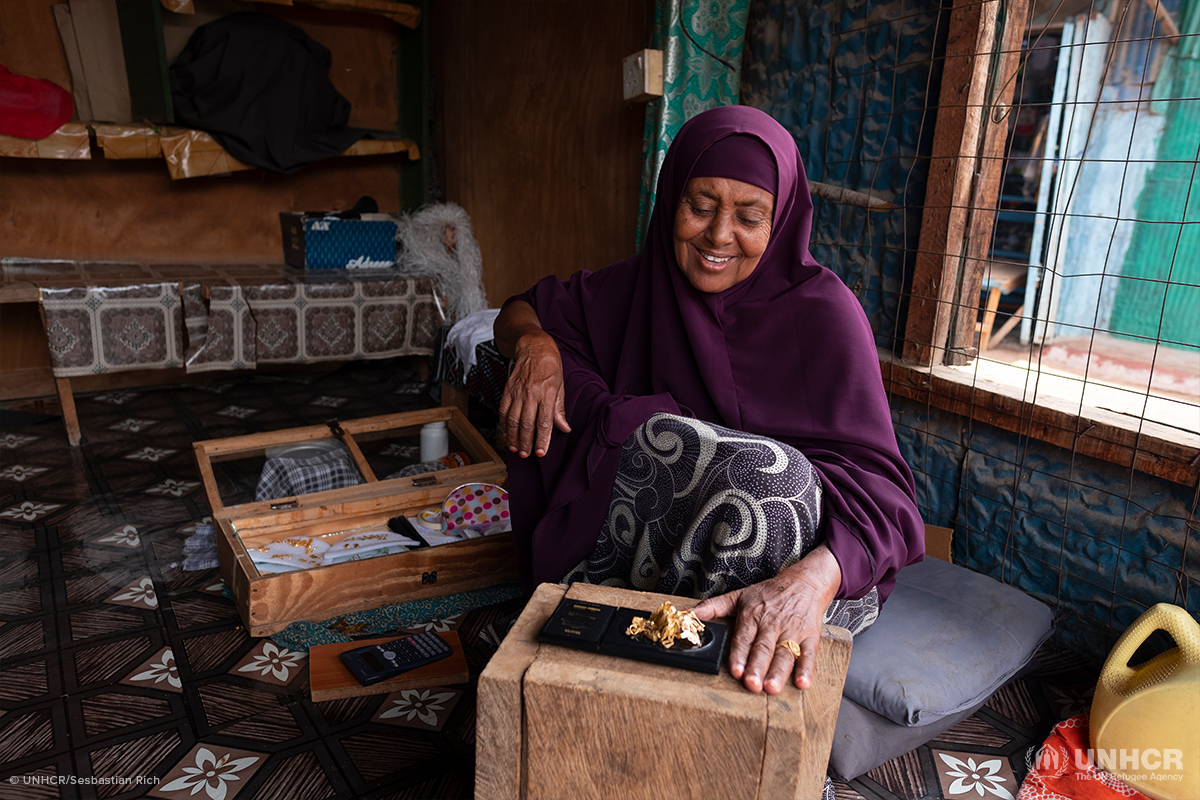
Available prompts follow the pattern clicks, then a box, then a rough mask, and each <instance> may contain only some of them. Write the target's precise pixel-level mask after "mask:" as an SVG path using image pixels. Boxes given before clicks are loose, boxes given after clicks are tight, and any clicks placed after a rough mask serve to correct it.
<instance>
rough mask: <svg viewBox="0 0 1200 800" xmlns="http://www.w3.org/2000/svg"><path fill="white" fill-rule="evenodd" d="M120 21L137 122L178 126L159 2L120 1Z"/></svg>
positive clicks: (118, 9)
mask: <svg viewBox="0 0 1200 800" xmlns="http://www.w3.org/2000/svg"><path fill="white" fill-rule="evenodd" d="M117 21H118V23H119V24H120V26H121V49H122V51H123V52H124V54H125V75H126V77H127V78H128V80H129V100H130V105H131V106H132V108H133V117H134V119H135V120H149V121H150V122H164V123H166V122H174V121H175V111H174V107H173V106H172V104H171V81H170V79H169V77H168V74H167V70H168V69H169V68H170V66H171V65H170V64H168V63H167V49H166V45H165V43H164V42H163V31H162V6H161V4H160V3H159V0H117Z"/></svg>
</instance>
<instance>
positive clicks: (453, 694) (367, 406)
mask: <svg viewBox="0 0 1200 800" xmlns="http://www.w3.org/2000/svg"><path fill="white" fill-rule="evenodd" d="M409 369H410V367H409V366H402V367H398V366H397V365H395V364H389V363H386V362H381V363H377V364H376V363H372V364H369V365H364V364H357V365H350V366H347V367H343V368H341V369H337V370H328V371H323V372H320V373H316V372H313V373H306V374H304V375H301V376H298V377H297V379H295V380H293V379H292V377H291V376H290V375H289V376H286V377H279V376H272V377H270V378H262V377H256V376H250V377H248V378H239V379H237V380H222V381H217V382H212V383H209V384H205V385H199V386H187V387H179V386H176V387H162V388H153V389H146V390H144V391H136V392H124V391H119V392H107V393H105V394H104V395H99V396H87V395H81V396H79V397H77V408H78V410H79V416H80V424H81V426H82V428H83V430H84V431H85V434H86V436H87V441H86V442H85V444H84V446H82V447H80V448H78V449H76V450H71V449H69V448H67V447H66V444H65V437H64V436H63V434H62V431H61V428H54V429H53V430H51V428H50V427H47V426H28V427H26V428H20V429H15V430H7V431H2V432H0V453H2V454H3V455H2V456H0V623H3V624H0V701H2V702H3V703H4V713H3V716H0V761H3V762H4V763H5V768H6V769H5V771H6V773H15V774H16V775H18V776H22V777H23V776H28V777H30V778H36V779H39V780H43V783H41V784H34V783H29V784H21V785H20V786H19V787H17V789H14V785H13V784H8V783H5V782H4V781H0V800H5V798H8V797H14V798H20V800H29V799H30V798H36V797H41V796H53V797H60V796H61V797H63V798H69V799H70V800H75V798H80V800H82V798H85V797H86V798H89V800H90V798H106V799H107V798H114V799H115V798H120V800H124V798H128V797H144V796H146V793H147V792H150V793H151V796H154V797H179V798H195V800H201V798H204V799H206V800H214V795H215V794H220V792H221V791H222V790H223V791H224V794H225V798H226V800H231V799H232V798H235V797H237V798H244V800H250V799H251V798H254V799H255V800H322V799H323V798H341V797H347V798H348V797H369V798H371V799H372V800H384V798H395V800H400V798H423V799H429V800H440V799H441V798H459V797H469V796H471V794H472V789H473V784H472V780H473V779H472V775H471V767H470V764H471V754H472V753H473V752H474V747H475V737H476V724H475V723H476V720H475V717H476V694H475V687H474V686H473V685H465V686H458V687H440V688H428V689H420V690H402V691H400V692H394V693H392V694H390V695H386V696H384V695H371V696H365V697H356V698H347V699H344V700H334V701H325V702H321V703H313V702H311V701H310V700H309V698H308V669H307V659H306V658H302V657H300V654H297V653H294V652H291V651H285V650H284V649H283V648H282V647H280V646H279V645H276V644H274V643H270V642H269V640H261V639H252V638H251V637H250V636H249V635H248V634H247V632H246V630H245V628H244V626H243V624H242V621H241V619H240V618H239V617H238V612H237V607H236V606H235V605H234V604H233V602H232V601H231V600H229V599H228V598H227V597H226V596H225V595H224V590H225V586H224V584H223V582H222V581H221V579H220V576H219V572H218V570H216V569H215V568H204V569H200V570H190V569H189V570H185V569H183V562H184V550H183V547H184V542H185V541H186V539H187V537H188V536H189V535H191V534H192V533H194V532H195V525H196V523H197V522H200V521H205V520H206V518H207V517H209V516H211V510H210V509H209V508H208V503H207V500H206V496H205V493H204V492H203V490H202V487H201V484H200V481H199V474H198V470H197V468H196V466H195V463H194V459H193V458H192V456H191V453H192V445H193V443H194V442H195V441H196V440H197V439H201V438H224V437H227V436H236V435H242V434H247V433H254V432H259V431H267V430H276V429H281V428H287V427H296V426H300V425H315V424H321V423H322V422H323V421H324V420H325V419H327V418H328V417H329V416H330V415H331V414H336V415H337V416H338V417H340V418H342V419H352V418H356V417H364V416H372V415H375V414H384V413H394V412H397V411H404V410H412V409H415V408H421V407H427V406H428V405H429V404H430V403H429V401H428V395H427V394H426V391H427V388H428V386H427V385H426V384H425V383H422V382H420V381H419V380H415V379H408V378H405V377H404V374H405V373H406V372H408V371H409ZM102 398H103V399H102ZM335 408H336V411H332V409H335ZM227 409H247V410H249V411H253V412H254V413H245V414H242V413H240V412H239V413H238V414H234V415H221V414H220V413H219V412H221V411H223V410H227ZM491 424H493V425H494V422H493V423H491ZM477 427H478V426H477ZM485 427H486V426H485ZM411 438H412V440H411V441H409V440H408V439H398V440H392V441H388V440H379V441H377V442H371V443H369V445H370V446H369V447H368V448H367V450H368V451H369V452H368V457H369V458H371V459H379V460H380V463H384V464H389V465H390V464H391V463H392V462H399V463H400V464H401V465H403V464H407V463H409V462H411V461H412V460H415V459H416V457H417V455H418V446H417V442H416V437H411ZM216 466H217V469H215V473H216V477H217V480H218V483H219V485H220V486H221V491H222V496H223V497H224V496H225V495H226V492H227V490H228V491H229V492H232V494H231V495H230V496H234V495H236V494H237V493H238V492H242V493H243V494H248V496H251V497H252V496H253V492H254V489H255V486H256V485H257V479H258V472H259V471H260V470H261V463H259V464H255V465H248V466H247V465H241V466H240V467H239V466H238V463H237V462H221V464H219V465H216ZM148 490H153V491H148ZM27 503H28V504H31V505H28V506H26V505H24V504H27ZM46 506H49V507H46ZM10 509H12V510H10ZM5 511H8V514H7V515H5V514H4V513H3V512H5ZM26 517H34V518H32V519H27V518H26ZM208 521H211V520H208ZM145 581H149V585H147V584H146V583H145ZM150 592H153V598H154V600H153V601H150V600H149V598H150V596H151V595H150ZM122 595H130V596H129V597H124V598H121V599H120V600H119V601H118V598H120V597H121V596H122ZM154 603H157V608H155V607H154ZM520 605H521V603H520V601H519V600H516V601H510V602H509V603H502V604H499V605H497V606H494V607H491V608H487V609H480V610H478V611H473V612H470V613H469V614H466V615H463V616H459V617H454V618H450V619H448V620H436V621H433V622H430V623H427V624H424V625H421V626H418V627H417V628H413V629H410V631H408V632H415V631H417V630H426V629H432V630H439V631H441V630H456V631H457V632H458V635H459V637H460V638H461V639H462V641H463V645H464V650H465V651H466V653H467V656H468V665H469V667H470V669H471V673H472V677H473V679H475V678H477V677H478V675H479V672H480V671H481V670H482V669H483V667H484V666H485V665H486V663H487V661H488V659H489V658H490V657H491V655H492V654H493V653H494V652H495V648H496V646H497V642H496V641H494V638H495V637H494V636H493V634H494V632H495V630H497V629H498V628H497V626H501V627H503V628H504V630H507V626H506V624H505V621H506V620H507V619H508V617H509V616H510V615H511V614H512V613H513V612H515V611H519V609H520ZM398 633H399V632H398ZM488 637H491V638H488ZM268 644H269V645H270V647H273V648H274V650H269V649H268ZM1039 660H1040V664H1041V666H1040V667H1039V669H1038V671H1037V673H1035V674H1034V675H1031V676H1030V677H1028V678H1025V679H1023V680H1022V681H1020V682H1017V683H1015V684H1013V685H1010V686H1008V687H1005V689H1004V690H1002V691H1001V692H999V693H997V695H996V696H995V697H993V698H992V699H991V701H990V702H989V704H988V705H987V706H986V707H985V708H984V709H982V710H981V711H980V712H978V713H977V714H976V715H975V716H973V717H971V718H969V719H967V720H965V721H963V722H961V723H959V725H957V726H955V727H954V728H952V729H950V730H949V731H947V732H945V733H943V734H942V735H941V736H940V737H939V738H938V739H937V740H936V742H935V743H933V744H931V745H929V746H925V747H922V748H918V749H917V750H916V751H913V752H912V753H909V754H906V755H905V756H903V757H901V758H899V759H896V760H894V761H893V762H889V763H888V764H885V765H882V766H881V767H879V768H878V769H876V770H873V771H872V773H871V775H869V776H863V777H862V778H859V779H855V780H854V781H850V782H848V783H839V784H836V785H835V787H834V790H835V793H836V795H837V797H838V798H841V800H867V799H868V798H869V800H892V798H901V800H926V798H928V799H929V800H932V799H933V798H939V800H940V798H944V797H967V796H970V797H972V798H981V799H982V798H987V800H991V798H996V797H1004V796H1007V795H1005V794H1004V792H1007V793H1008V794H1010V795H1012V794H1015V793H1016V788H1017V787H1016V783H1015V781H1016V779H1017V778H1018V777H1020V776H1021V775H1023V774H1024V754H1025V753H1026V752H1027V750H1028V749H1029V748H1030V747H1035V749H1036V745H1040V744H1041V741H1040V739H1039V740H1038V741H1036V742H1035V741H1033V739H1035V738H1037V737H1039V736H1044V734H1045V732H1046V731H1047V730H1048V729H1049V725H1050V723H1051V722H1054V721H1058V720H1059V719H1061V718H1062V717H1063V716H1067V715H1069V714H1070V713H1071V712H1072V711H1073V710H1075V709H1078V708H1080V707H1081V706H1085V705H1086V704H1087V703H1088V702H1090V695H1089V694H1088V692H1089V691H1090V689H1091V688H1092V687H1094V685H1095V672H1094V669H1093V668H1092V667H1090V666H1089V665H1088V664H1086V663H1085V662H1082V661H1081V660H1080V659H1079V658H1078V657H1076V656H1073V655H1072V654H1069V653H1066V652H1064V651H1061V650H1057V649H1054V648H1049V649H1047V648H1043V652H1042V653H1039ZM64 697H66V698H67V699H66V700H63V699H62V698H64ZM1001 754H1003V755H1001ZM941 755H946V756H949V757H951V758H953V759H955V761H947V760H945V759H943V758H941V757H940V756H941ZM222 759H224V760H222ZM972 764H973V766H972ZM62 775H78V776H80V777H81V778H87V777H96V778H98V779H99V778H102V779H105V780H107V781H108V783H104V784H98V785H96V786H94V787H92V786H89V787H87V789H86V791H78V790H77V789H82V788H83V787H76V788H72V787H69V786H65V787H62V786H51V785H49V784H48V783H47V782H45V779H46V778H49V777H53V776H62ZM160 778H164V779H165V780H161V781H160V780H159V779H160ZM137 781H141V782H140V783H137ZM956 782H957V783H956ZM168 787H169V788H168Z"/></svg>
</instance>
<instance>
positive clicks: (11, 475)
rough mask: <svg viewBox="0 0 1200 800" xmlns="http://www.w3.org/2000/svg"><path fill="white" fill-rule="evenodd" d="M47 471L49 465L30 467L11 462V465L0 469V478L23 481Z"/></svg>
mask: <svg viewBox="0 0 1200 800" xmlns="http://www.w3.org/2000/svg"><path fill="white" fill-rule="evenodd" d="M49 471H50V468H49V467H31V466H26V465H24V464H13V465H12V466H9V467H5V468H4V469H0V480H4V481H17V482H18V483H24V482H25V481H27V480H29V479H30V478H34V477H37V476H38V475H41V474H42V473H43V472H49Z"/></svg>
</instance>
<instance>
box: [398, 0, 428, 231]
mask: <svg viewBox="0 0 1200 800" xmlns="http://www.w3.org/2000/svg"><path fill="white" fill-rule="evenodd" d="M409 2H410V3H411V4H412V5H414V6H416V7H417V8H419V9H420V10H421V23H420V24H419V25H418V26H417V27H416V29H415V30H410V29H408V28H406V27H404V26H398V30H399V42H398V44H397V47H398V48H399V52H398V53H397V57H396V70H397V75H396V91H397V95H398V97H397V105H398V107H399V112H400V119H399V120H398V121H397V125H396V128H397V130H399V131H400V132H401V133H402V134H403V135H404V136H406V137H407V138H409V139H412V140H413V141H414V142H416V143H417V147H418V148H419V149H420V151H421V153H420V158H419V159H418V160H416V161H413V160H412V159H406V160H404V161H401V163H400V208H401V209H402V210H403V211H406V212H412V211H416V210H417V209H418V208H420V207H421V206H423V205H425V204H426V203H428V202H429V199H430V198H429V187H430V175H429V170H430V164H431V163H432V162H431V159H430V157H429V156H430V149H429V148H430V141H431V140H430V131H429V103H430V92H429V20H428V14H429V4H428V3H427V2H425V0H409Z"/></svg>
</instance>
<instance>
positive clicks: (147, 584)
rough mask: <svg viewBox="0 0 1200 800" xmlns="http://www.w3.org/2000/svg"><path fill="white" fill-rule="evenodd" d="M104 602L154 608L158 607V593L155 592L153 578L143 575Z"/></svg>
mask: <svg viewBox="0 0 1200 800" xmlns="http://www.w3.org/2000/svg"><path fill="white" fill-rule="evenodd" d="M104 602H106V603H113V604H114V605H118V606H132V607H134V608H151V609H153V608H158V595H157V594H156V593H155V592H154V581H153V579H151V578H148V577H142V578H138V579H137V580H135V581H134V582H133V583H130V584H129V585H128V586H125V587H124V588H122V589H121V591H119V592H117V593H116V594H114V595H113V596H112V597H109V598H107V599H106V600H105V601H104Z"/></svg>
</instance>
